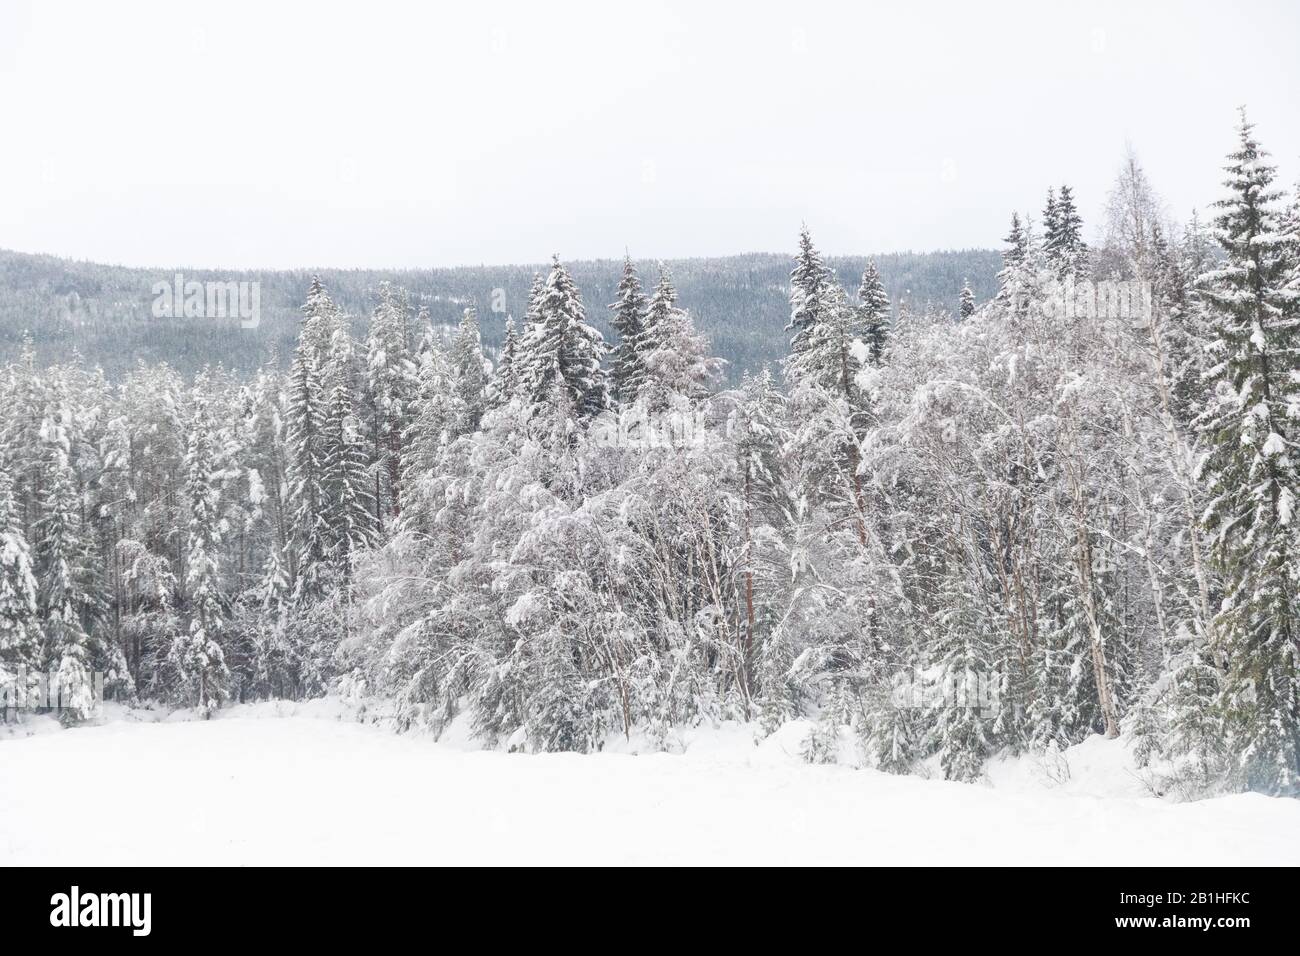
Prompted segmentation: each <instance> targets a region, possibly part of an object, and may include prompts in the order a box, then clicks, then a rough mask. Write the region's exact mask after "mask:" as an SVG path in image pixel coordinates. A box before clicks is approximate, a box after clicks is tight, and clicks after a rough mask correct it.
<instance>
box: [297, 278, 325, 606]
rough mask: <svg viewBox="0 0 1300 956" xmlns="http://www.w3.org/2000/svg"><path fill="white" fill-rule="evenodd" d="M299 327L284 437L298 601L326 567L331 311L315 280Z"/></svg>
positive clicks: (313, 592) (319, 582)
mask: <svg viewBox="0 0 1300 956" xmlns="http://www.w3.org/2000/svg"><path fill="white" fill-rule="evenodd" d="M303 316H304V318H303V323H302V326H301V328H300V330H299V333H298V345H297V347H296V348H295V349H294V357H293V366H292V369H291V371H290V375H289V398H288V409H287V417H288V434H287V444H288V449H289V468H288V472H289V474H288V478H289V493H288V507H289V514H290V526H291V528H292V529H293V547H292V550H291V554H292V563H291V568H292V571H293V580H294V594H295V596H296V597H297V598H298V599H299V600H306V599H310V598H313V597H316V596H319V595H320V594H321V593H322V592H323V591H324V581H323V575H324V573H325V571H326V569H327V567H328V563H329V549H330V542H329V528H328V525H327V524H326V499H325V491H324V480H325V474H324V473H325V450H324V444H323V441H324V439H323V431H324V427H325V416H326V398H327V396H326V394H325V391H324V385H323V377H324V376H325V375H326V374H327V371H328V368H327V366H328V362H329V354H330V352H329V342H330V338H332V333H330V337H329V338H325V332H326V330H327V329H328V328H329V326H330V325H332V324H333V323H334V321H335V317H336V310H335V308H334V305H333V303H332V302H331V301H330V299H329V296H328V295H327V294H326V293H325V291H324V289H323V288H322V287H321V285H320V282H319V280H317V279H313V280H312V287H311V291H310V293H309V294H308V297H307V304H306V305H304V306H303Z"/></svg>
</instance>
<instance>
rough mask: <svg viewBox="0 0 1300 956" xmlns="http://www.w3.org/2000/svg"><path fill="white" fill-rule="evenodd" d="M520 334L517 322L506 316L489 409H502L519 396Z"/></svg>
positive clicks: (488, 398) (491, 388) (493, 374)
mask: <svg viewBox="0 0 1300 956" xmlns="http://www.w3.org/2000/svg"><path fill="white" fill-rule="evenodd" d="M518 361H519V334H518V333H517V332H516V331H515V320H514V318H513V317H512V316H506V334H505V339H504V340H503V341H502V343H501V356H500V358H499V359H498V360H497V366H496V368H494V369H493V370H492V378H491V380H490V381H489V382H488V386H487V407H488V408H500V407H501V406H502V405H505V404H508V403H509V402H510V400H511V399H512V398H514V397H515V396H517V395H518V394H519V366H518V364H517V363H518Z"/></svg>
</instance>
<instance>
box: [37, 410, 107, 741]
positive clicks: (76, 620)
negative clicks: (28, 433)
mask: <svg viewBox="0 0 1300 956" xmlns="http://www.w3.org/2000/svg"><path fill="white" fill-rule="evenodd" d="M70 418H71V412H70V411H69V408H68V406H67V404H66V401H65V399H64V398H63V396H62V395H57V396H56V397H55V399H54V401H53V404H52V407H51V410H50V414H49V415H47V417H46V419H45V422H44V423H43V424H42V426H41V431H42V435H43V437H44V444H45V469H44V471H45V474H44V477H43V479H42V486H43V488H44V490H45V493H44V497H43V500H42V502H41V516H40V519H39V521H38V522H37V526H36V541H37V568H38V574H37V579H38V581H39V585H40V593H39V598H40V600H39V606H40V614H41V620H42V622H43V623H44V630H45V640H46V645H45V646H46V662H47V664H48V666H49V668H50V669H51V670H52V671H55V672H56V676H55V683H56V684H57V686H58V692H59V698H60V706H61V707H62V710H61V713H60V717H61V719H63V720H64V721H65V722H75V721H78V720H84V719H86V718H87V717H89V716H90V715H91V712H92V711H93V710H94V708H95V700H94V697H93V692H92V687H91V671H90V633H89V630H90V628H91V627H93V626H94V624H95V623H96V622H97V621H98V620H99V618H100V617H101V615H102V613H103V599H102V597H101V594H100V582H99V580H98V573H97V569H96V567H95V563H94V546H93V543H92V541H91V538H90V534H89V531H88V529H87V528H86V526H85V523H84V521H83V519H82V502H81V496H80V494H79V492H78V490H77V483H76V475H75V474H74V472H73V468H72V464H71V462H70V461H69V453H70V450H71V442H70V438H69V433H68V424H69V421H70Z"/></svg>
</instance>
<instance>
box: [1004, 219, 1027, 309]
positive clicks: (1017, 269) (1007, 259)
mask: <svg viewBox="0 0 1300 956" xmlns="http://www.w3.org/2000/svg"><path fill="white" fill-rule="evenodd" d="M1002 241H1003V242H1005V243H1006V244H1007V248H1006V249H1005V250H1004V251H1003V253H1002V271H1001V272H999V273H998V294H997V301H998V302H999V303H1000V304H1001V305H1003V306H1004V307H1007V308H1018V307H1020V304H1019V299H1020V298H1021V296H1022V295H1023V293H1024V289H1025V286H1026V284H1027V281H1026V280H1027V277H1026V275H1025V270H1026V269H1027V268H1028V267H1029V265H1030V260H1031V257H1030V241H1031V240H1030V235H1029V230H1028V229H1026V228H1025V227H1024V226H1023V225H1022V224H1021V222H1020V215H1019V214H1018V213H1012V214H1011V231H1010V232H1008V233H1007V235H1006V238H1004V239H1003V240H1002Z"/></svg>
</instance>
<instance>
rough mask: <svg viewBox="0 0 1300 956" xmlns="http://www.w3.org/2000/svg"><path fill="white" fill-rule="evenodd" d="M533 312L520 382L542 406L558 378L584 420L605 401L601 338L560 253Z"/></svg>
mask: <svg viewBox="0 0 1300 956" xmlns="http://www.w3.org/2000/svg"><path fill="white" fill-rule="evenodd" d="M529 311H530V313H531V312H532V309H531V308H530V310H529ZM537 313H538V318H536V319H533V318H530V320H529V323H528V328H527V330H526V332H525V334H524V346H525V347H524V349H523V352H524V354H525V355H526V362H527V365H526V367H525V368H523V369H521V379H522V381H523V384H524V388H525V389H526V391H527V394H528V396H529V399H530V401H531V403H532V405H533V407H534V408H541V407H543V406H547V405H549V403H550V397H551V389H552V388H553V386H554V385H555V384H556V383H557V382H558V383H559V384H560V385H561V386H562V387H563V388H564V390H565V391H566V392H567V393H568V397H569V402H570V403H571V404H572V406H573V408H574V410H575V412H576V414H577V415H578V417H579V419H581V420H584V421H585V420H586V419H589V418H590V417H591V416H593V415H595V414H597V413H598V412H600V411H602V410H604V409H605V408H606V407H608V405H609V389H608V385H607V382H606V377H605V371H604V369H603V368H601V364H600V363H601V357H602V355H603V354H604V351H605V344H604V339H603V338H602V337H601V334H600V333H599V332H597V331H596V330H595V329H594V328H592V327H591V326H590V325H588V324H587V321H586V311H585V309H584V308H583V305H582V297H581V296H580V295H579V293H578V287H577V286H576V285H574V283H573V279H572V277H571V276H570V275H569V271H568V270H567V269H566V268H564V266H563V265H561V264H560V259H559V256H556V257H555V261H554V264H553V266H552V268H551V274H550V276H549V277H548V278H547V280H546V286H545V288H544V289H543V291H542V293H541V298H540V301H539V302H538V303H537Z"/></svg>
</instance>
